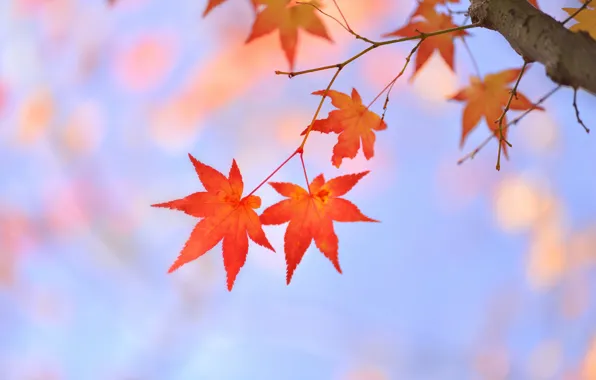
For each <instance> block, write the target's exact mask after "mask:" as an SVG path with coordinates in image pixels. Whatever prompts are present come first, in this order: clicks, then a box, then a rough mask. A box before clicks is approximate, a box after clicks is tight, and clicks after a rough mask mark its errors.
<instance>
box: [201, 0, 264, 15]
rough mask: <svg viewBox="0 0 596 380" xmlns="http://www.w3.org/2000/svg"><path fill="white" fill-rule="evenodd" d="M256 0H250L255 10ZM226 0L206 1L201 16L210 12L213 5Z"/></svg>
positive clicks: (215, 5)
mask: <svg viewBox="0 0 596 380" xmlns="http://www.w3.org/2000/svg"><path fill="white" fill-rule="evenodd" d="M257 1H258V0H250V2H251V3H252V7H253V8H254V9H255V10H256V9H257V5H258V4H257ZM225 2H226V0H209V1H208V2H207V6H206V7H205V11H204V12H203V17H205V16H207V15H208V14H209V12H211V11H212V10H213V9H214V8H215V7H217V6H219V5H221V4H223V3H225Z"/></svg>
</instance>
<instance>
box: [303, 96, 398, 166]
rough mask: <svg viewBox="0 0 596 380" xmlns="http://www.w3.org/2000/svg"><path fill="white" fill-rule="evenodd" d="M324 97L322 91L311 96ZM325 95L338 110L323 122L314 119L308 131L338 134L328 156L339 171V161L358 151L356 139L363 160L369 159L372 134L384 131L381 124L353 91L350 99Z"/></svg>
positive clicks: (371, 147) (372, 142) (371, 153)
mask: <svg viewBox="0 0 596 380" xmlns="http://www.w3.org/2000/svg"><path fill="white" fill-rule="evenodd" d="M324 94H325V90H320V91H315V92H313V95H321V96H322V95H324ZM327 96H328V97H329V98H331V103H332V104H333V105H334V106H335V107H337V108H338V109H337V110H334V111H331V112H329V116H327V118H325V119H318V120H315V122H314V125H313V128H312V130H313V131H317V132H321V133H330V132H333V133H338V134H339V136H338V137H337V144H335V146H334V147H333V156H332V157H331V162H332V163H333V165H334V166H336V167H338V168H339V166H340V165H341V162H342V159H343V158H354V157H356V154H358V149H360V140H362V151H363V152H364V157H366V159H367V160H370V159H371V158H372V157H373V156H374V154H375V150H374V145H375V139H376V136H375V133H374V131H382V130H384V129H387V124H385V121H384V120H381V117H380V116H379V115H377V114H376V113H374V112H372V111H369V109H368V107H366V106H365V105H364V104H362V98H361V97H360V94H358V91H356V89H355V88H353V89H352V96H351V97H350V96H348V95H347V94H344V93H343V92H339V91H334V90H329V92H328V93H327ZM307 129H308V128H306V129H305V130H304V131H302V135H304V134H305V133H306V130H307Z"/></svg>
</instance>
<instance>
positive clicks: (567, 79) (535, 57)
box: [468, 0, 596, 95]
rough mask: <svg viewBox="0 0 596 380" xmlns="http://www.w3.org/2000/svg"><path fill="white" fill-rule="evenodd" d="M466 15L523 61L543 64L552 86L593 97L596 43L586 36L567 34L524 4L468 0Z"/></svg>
mask: <svg viewBox="0 0 596 380" xmlns="http://www.w3.org/2000/svg"><path fill="white" fill-rule="evenodd" d="M590 2H591V0H588V1H586V3H585V4H584V6H583V7H582V8H584V9H585V7H586V6H587V5H588V4H589V3H590ZM468 12H469V14H470V17H471V19H472V22H473V23H474V24H480V26H482V27H484V28H487V29H491V30H494V31H496V32H498V33H499V34H501V35H502V36H503V37H505V39H506V40H507V41H508V42H509V44H510V45H511V47H512V48H513V50H515V51H516V52H517V53H518V54H519V55H521V56H522V58H523V59H524V61H527V62H540V63H542V64H543V65H544V66H545V68H546V75H547V76H548V77H549V78H551V79H552V81H553V82H555V83H558V84H561V85H564V86H570V87H572V88H582V89H584V90H586V91H588V92H590V93H591V94H593V95H596V71H594V69H593V68H594V62H596V41H595V40H594V39H593V38H592V37H590V35H589V34H588V33H587V32H584V31H579V32H577V33H574V32H572V31H570V30H568V29H567V28H565V26H564V25H563V24H564V23H562V22H559V21H557V20H555V19H554V18H552V17H551V16H549V15H547V14H546V13H544V12H542V11H540V10H539V9H536V8H534V7H533V6H532V5H531V4H530V3H529V2H528V1H527V0H470V8H469V9H468ZM578 12H579V10H578ZM566 21H568V20H565V22H566Z"/></svg>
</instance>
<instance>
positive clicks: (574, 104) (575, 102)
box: [573, 88, 590, 133]
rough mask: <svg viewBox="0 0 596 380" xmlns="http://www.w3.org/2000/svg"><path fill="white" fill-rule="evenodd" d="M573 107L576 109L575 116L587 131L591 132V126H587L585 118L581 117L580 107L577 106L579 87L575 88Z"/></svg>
mask: <svg viewBox="0 0 596 380" xmlns="http://www.w3.org/2000/svg"><path fill="white" fill-rule="evenodd" d="M573 109H575V117H576V118H577V122H578V123H579V124H580V125H581V126H582V127H584V129H585V130H586V133H590V128H588V127H586V125H585V124H584V122H583V120H582V119H581V118H580V117H579V108H577V88H574V89H573Z"/></svg>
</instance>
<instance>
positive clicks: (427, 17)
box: [383, 6, 469, 80]
mask: <svg viewBox="0 0 596 380" xmlns="http://www.w3.org/2000/svg"><path fill="white" fill-rule="evenodd" d="M419 12H420V13H419V14H418V15H417V16H416V17H413V18H412V19H410V22H409V23H408V24H407V25H405V26H403V27H402V28H400V29H398V30H396V31H393V32H391V33H387V34H384V35H383V37H414V36H418V35H420V33H431V32H436V31H439V30H444V29H451V28H455V27H457V25H455V24H454V23H453V18H452V17H451V16H450V15H448V14H445V13H438V12H437V11H435V9H434V7H426V6H425V7H423V8H422V9H419ZM466 35H469V33H468V32H466V31H465V30H458V31H455V32H451V33H445V34H440V35H437V36H432V37H429V38H427V39H425V40H424V41H422V43H421V44H420V46H419V47H418V51H417V52H416V60H415V64H414V73H413V74H412V77H411V78H410V80H412V78H414V76H415V75H416V73H417V72H418V70H420V68H421V67H422V66H423V65H424V63H426V61H428V59H429V58H430V56H431V55H432V53H433V52H434V51H435V50H438V51H439V53H440V54H441V57H443V60H445V63H447V65H448V66H449V68H451V70H453V60H454V58H453V56H454V53H455V46H454V44H453V39H454V38H455V37H463V36H466Z"/></svg>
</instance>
